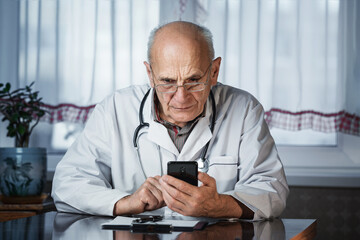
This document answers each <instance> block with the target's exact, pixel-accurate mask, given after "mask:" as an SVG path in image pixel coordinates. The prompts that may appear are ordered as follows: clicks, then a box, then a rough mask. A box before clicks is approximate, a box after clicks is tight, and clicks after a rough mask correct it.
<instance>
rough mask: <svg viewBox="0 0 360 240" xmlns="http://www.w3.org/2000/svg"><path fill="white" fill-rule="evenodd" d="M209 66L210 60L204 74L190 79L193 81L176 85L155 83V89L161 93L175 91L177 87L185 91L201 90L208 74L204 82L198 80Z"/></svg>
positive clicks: (207, 79)
mask: <svg viewBox="0 0 360 240" xmlns="http://www.w3.org/2000/svg"><path fill="white" fill-rule="evenodd" d="M211 66H212V62H211V63H210V65H209V66H208V68H207V69H206V71H205V73H204V75H202V76H201V77H197V78H196V79H192V81H194V82H189V83H184V84H183V85H177V84H175V83H165V84H155V88H156V90H157V91H159V92H161V93H175V92H176V91H177V90H178V88H179V87H183V88H184V89H185V90H186V91H187V92H200V91H203V90H204V89H205V87H206V85H207V84H208V82H209V76H210V74H208V76H207V78H206V82H199V81H201V79H202V78H203V77H204V76H205V75H206V73H207V72H208V71H209V69H211ZM150 68H151V66H150ZM151 72H153V70H152V69H151Z"/></svg>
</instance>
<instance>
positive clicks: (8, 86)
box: [4, 83, 11, 92]
mask: <svg viewBox="0 0 360 240" xmlns="http://www.w3.org/2000/svg"><path fill="white" fill-rule="evenodd" d="M10 88H11V84H10V83H6V85H5V89H4V91H5V92H9V91H10Z"/></svg>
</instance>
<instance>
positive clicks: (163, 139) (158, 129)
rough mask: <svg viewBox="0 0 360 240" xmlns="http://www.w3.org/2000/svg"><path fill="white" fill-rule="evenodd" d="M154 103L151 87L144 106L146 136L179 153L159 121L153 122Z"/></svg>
mask: <svg viewBox="0 0 360 240" xmlns="http://www.w3.org/2000/svg"><path fill="white" fill-rule="evenodd" d="M153 103H154V89H151V92H150V94H149V97H148V99H147V100H146V103H145V106H144V120H145V122H148V123H149V125H150V126H149V132H148V135H147V138H148V140H149V141H152V142H154V143H155V144H157V145H159V146H160V147H162V148H164V149H166V150H167V151H169V152H171V153H173V154H175V155H176V156H178V155H179V151H178V150H177V148H176V146H175V145H174V143H173V141H172V140H171V138H170V136H169V133H168V131H167V129H166V128H165V127H164V126H163V125H162V124H160V123H158V122H155V121H154V119H153V114H152V112H151V111H152V110H151V109H152V104H153Z"/></svg>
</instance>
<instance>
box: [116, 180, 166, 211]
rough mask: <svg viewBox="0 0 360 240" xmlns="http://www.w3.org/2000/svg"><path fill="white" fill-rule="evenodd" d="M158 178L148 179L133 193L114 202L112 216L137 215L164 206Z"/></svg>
mask: <svg viewBox="0 0 360 240" xmlns="http://www.w3.org/2000/svg"><path fill="white" fill-rule="evenodd" d="M160 178H161V177H160V176H155V177H149V178H147V179H146V181H145V182H144V183H143V184H142V185H141V186H140V188H139V189H138V190H136V192H135V193H133V194H131V195H129V196H126V197H124V198H122V199H120V200H119V201H117V202H116V204H115V207H114V215H124V214H138V213H142V212H144V211H151V210H155V209H158V208H161V207H164V206H165V202H164V199H163V195H162V192H161V186H160V183H159V180H160Z"/></svg>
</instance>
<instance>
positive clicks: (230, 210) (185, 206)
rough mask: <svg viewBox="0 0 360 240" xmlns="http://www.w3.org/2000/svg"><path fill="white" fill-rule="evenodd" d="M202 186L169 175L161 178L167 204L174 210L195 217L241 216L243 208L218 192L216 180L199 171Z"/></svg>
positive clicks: (232, 199) (229, 197)
mask: <svg viewBox="0 0 360 240" xmlns="http://www.w3.org/2000/svg"><path fill="white" fill-rule="evenodd" d="M198 179H199V181H201V182H202V185H201V186H200V187H196V186H192V185H190V184H188V183H186V182H184V181H181V180H179V179H176V178H174V177H172V176H169V175H164V176H163V177H162V178H161V179H160V183H161V187H162V193H163V197H164V201H165V203H166V205H167V206H168V207H169V208H170V209H171V210H173V211H175V212H178V213H180V214H182V215H185V216H194V217H200V216H204V217H241V215H242V208H241V207H240V205H239V204H238V202H237V201H236V200H235V199H234V198H233V197H231V196H229V195H222V194H218V192H217V189H216V181H215V179H214V178H212V177H210V176H209V175H208V174H206V173H202V172H199V174H198Z"/></svg>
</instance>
